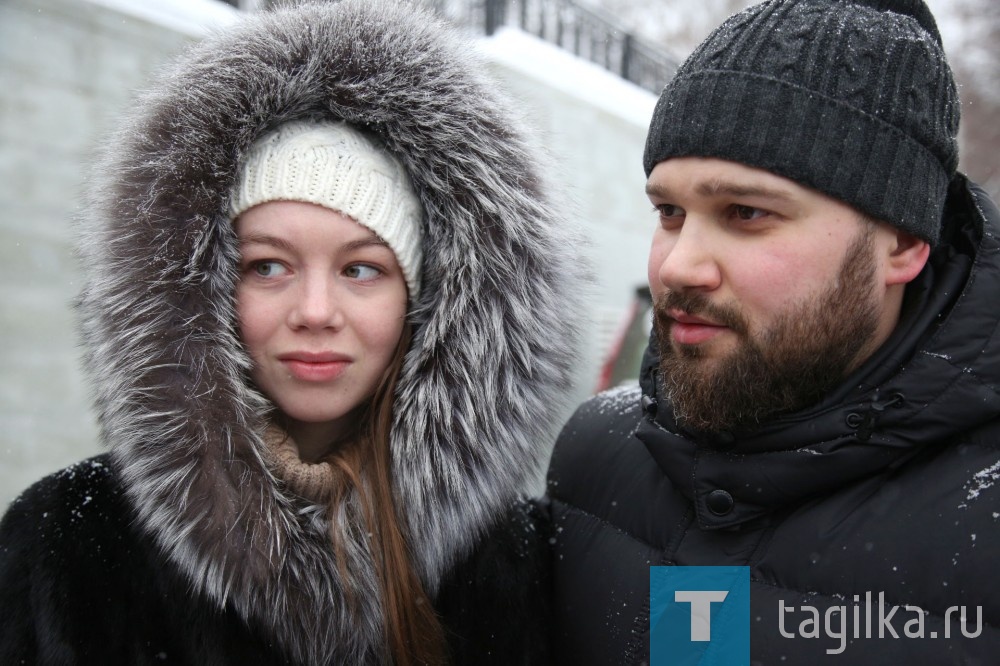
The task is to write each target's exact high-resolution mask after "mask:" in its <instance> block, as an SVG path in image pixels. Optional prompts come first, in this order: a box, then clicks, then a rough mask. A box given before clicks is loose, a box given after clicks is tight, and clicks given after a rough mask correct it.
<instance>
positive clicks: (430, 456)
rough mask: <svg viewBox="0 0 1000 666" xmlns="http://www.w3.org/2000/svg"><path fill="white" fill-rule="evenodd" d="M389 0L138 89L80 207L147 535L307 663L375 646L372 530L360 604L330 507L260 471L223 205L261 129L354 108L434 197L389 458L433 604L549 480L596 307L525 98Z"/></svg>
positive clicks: (286, 17)
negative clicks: (344, 575) (590, 303)
mask: <svg viewBox="0 0 1000 666" xmlns="http://www.w3.org/2000/svg"><path fill="white" fill-rule="evenodd" d="M389 4H392V3H385V4H379V3H374V2H371V1H370V0H347V1H345V2H342V3H337V4H325V5H315V6H308V7H299V8H295V9H288V10H281V11H276V12H273V13H260V14H254V15H249V16H247V17H245V18H244V19H243V20H241V22H240V23H238V24H237V25H236V26H233V27H231V28H228V29H227V30H226V31H225V32H223V33H220V34H218V35H215V36H213V37H210V38H208V39H206V40H204V41H202V42H201V43H199V44H197V45H196V46H194V47H193V48H192V49H191V50H190V51H188V52H187V53H186V54H185V55H184V56H182V57H181V58H180V59H179V60H178V61H177V62H176V63H175V64H174V65H173V66H172V67H171V68H170V69H169V70H168V71H166V72H164V74H163V76H162V77H161V78H160V79H159V80H158V82H156V83H155V85H154V87H153V89H152V91H151V92H148V93H147V94H145V95H143V96H142V97H140V99H139V100H138V101H137V102H136V104H135V105H134V109H135V110H134V111H133V113H132V114H131V116H130V117H129V119H128V120H127V122H126V123H125V125H124V127H123V129H122V131H121V132H120V134H119V135H118V136H117V137H115V140H114V141H112V142H111V144H110V147H109V149H108V150H107V152H106V157H105V159H104V160H103V163H102V165H101V167H100V169H99V171H98V175H97V176H96V177H95V181H96V182H95V183H94V187H93V188H92V190H91V192H92V195H91V201H90V204H89V206H88V208H87V212H86V213H85V215H84V218H83V220H82V223H81V233H80V236H81V242H80V246H81V250H80V254H81V259H82V261H83V266H84V269H85V271H87V274H86V280H85V286H84V289H83V292H82V294H81V296H80V300H79V314H80V326H81V330H82V335H83V342H84V356H85V366H86V369H87V371H88V373H89V375H90V377H91V380H92V382H93V386H94V388H95V395H94V400H95V403H96V406H97V410H98V417H99V422H100V426H101V429H102V433H103V437H104V439H105V443H106V444H107V445H108V446H109V447H110V448H111V451H112V454H113V459H114V461H115V463H116V465H117V466H118V468H119V469H120V471H121V473H122V476H123V478H124V479H125V483H126V491H127V495H128V497H129V500H130V502H131V503H132V504H133V505H134V506H135V508H136V511H137V515H138V520H139V522H140V524H141V526H142V527H143V528H144V529H145V530H146V531H148V532H149V533H150V534H152V535H153V536H154V538H155V539H156V541H157V542H158V543H159V545H160V546H161V547H162V549H163V550H164V552H165V553H166V555H167V557H168V558H169V559H170V560H171V561H172V562H173V563H174V564H175V565H176V566H177V567H179V569H180V570H181V571H182V572H183V573H184V574H185V575H186V577H187V578H188V579H189V580H190V582H191V584H192V587H193V588H194V590H196V591H197V593H200V594H205V595H207V596H208V597H209V598H211V599H213V600H215V601H216V602H217V603H218V604H220V605H223V604H230V605H232V607H234V608H235V609H237V610H238V612H239V613H240V614H241V615H243V616H244V617H245V618H247V619H248V621H249V622H250V623H251V625H252V626H260V627H265V628H270V629H271V630H273V632H274V636H273V638H274V639H275V640H276V641H277V642H278V643H279V644H281V645H282V646H283V648H284V650H285V651H286V652H287V653H288V654H289V655H290V656H291V657H293V658H294V659H295V660H297V661H300V662H304V663H311V664H319V663H333V662H336V663H364V662H369V661H377V660H378V658H379V657H378V655H380V654H381V647H380V646H379V643H380V642H381V640H382V639H381V621H382V619H381V617H382V616H381V609H380V608H379V607H378V604H377V603H376V602H375V594H374V590H375V589H376V583H375V579H374V574H372V573H371V572H372V569H371V566H372V565H371V556H370V554H369V553H368V552H367V547H366V545H365V542H364V539H363V538H362V537H361V536H360V535H358V534H356V532H357V530H353V531H352V530H347V531H345V534H347V535H348V536H349V537H351V538H353V541H352V542H351V543H349V544H348V545H349V547H348V558H349V559H350V562H349V563H348V568H349V570H351V571H352V572H354V573H355V574H356V575H357V579H358V581H360V582H358V583H357V584H358V585H360V586H361V588H362V589H361V590H356V592H360V595H359V597H360V604H359V608H357V609H355V610H354V611H353V612H348V611H347V610H346V606H345V603H344V594H345V590H344V581H343V580H341V578H340V576H339V575H338V567H337V563H336V562H335V561H334V556H333V550H332V548H331V547H330V542H329V534H328V532H327V527H326V526H325V524H324V521H323V520H321V519H320V518H319V517H318V515H319V514H320V512H319V511H318V510H317V509H316V507H309V506H307V505H305V504H304V503H303V502H302V501H301V500H299V499H297V498H295V497H291V496H289V495H288V494H286V493H285V491H283V489H282V487H281V484H280V483H279V482H278V481H277V480H276V479H275V478H274V476H273V475H272V474H271V472H270V471H269V469H268V466H267V463H266V452H265V449H264V444H263V440H262V434H263V431H264V426H265V414H266V412H267V410H268V408H269V405H268V403H267V401H266V400H265V399H264V397H263V396H261V395H260V394H259V393H257V392H256V390H255V389H254V387H253V386H252V385H251V384H250V383H249V382H248V379H247V377H248V374H247V373H248V369H249V366H250V361H249V357H248V356H247V353H246V351H245V349H244V348H243V346H242V344H241V342H240V339H239V336H238V332H237V323H236V315H235V307H234V286H235V283H236V280H237V275H238V271H237V265H238V259H239V252H238V245H237V242H236V236H235V232H234V230H233V228H232V225H231V224H230V223H229V221H228V217H227V208H228V205H229V196H230V190H231V189H232V187H233V183H234V180H235V178H236V175H237V173H238V168H239V165H240V162H241V159H242V158H243V157H244V155H245V154H246V151H247V150H248V148H249V147H250V145H251V144H252V143H253V141H254V140H255V139H256V138H257V137H259V136H260V135H261V134H262V133H264V132H266V131H268V130H269V129H271V128H273V127H275V126H277V125H278V124H281V123H283V122H285V121H288V120H292V119H297V118H305V117H320V118H329V119H342V120H345V121H347V122H349V123H353V124H355V125H357V126H359V127H363V128H365V129H367V130H368V131H370V132H373V133H375V134H377V135H378V136H379V137H380V138H381V140H382V141H384V143H385V145H386V146H387V147H388V149H389V150H391V151H392V152H393V153H394V154H396V155H397V156H398V158H399V159H400V160H401V162H402V163H403V164H404V166H405V167H406V169H407V170H408V172H409V173H410V175H411V178H412V179H413V182H414V186H415V189H416V191H417V193H418V195H419V197H420V199H421V202H422V204H423V206H424V209H425V229H424V248H423V250H424V266H423V275H422V281H423V285H424V286H423V290H422V293H421V295H420V298H419V301H418V302H417V303H415V304H414V306H413V309H412V313H411V317H412V320H413V321H414V322H415V323H416V325H417V326H416V329H415V336H414V340H413V343H412V346H411V349H410V351H409V353H408V355H407V357H406V360H405V363H404V367H403V373H402V376H401V379H400V383H399V386H398V391H397V396H396V400H395V423H394V429H393V434H392V455H393V475H394V480H395V483H396V491H397V500H398V506H399V507H400V512H401V514H402V516H403V519H404V520H405V522H406V525H405V527H406V528H407V530H408V533H409V538H410V543H411V546H412V552H413V556H414V558H415V565H416V567H417V571H418V573H419V574H420V575H421V576H422V578H423V580H424V582H425V584H426V585H427V587H428V589H429V590H430V591H431V593H432V594H433V592H434V590H435V589H436V587H437V585H438V583H439V580H440V578H441V576H442V574H443V573H444V572H445V571H446V570H447V568H448V567H449V566H450V564H451V563H452V562H454V561H455V560H456V559H457V558H459V557H461V556H462V555H463V554H464V553H465V552H466V551H467V549H468V548H469V547H470V546H471V545H472V544H473V543H474V542H475V540H476V539H477V537H478V536H479V535H480V534H481V533H482V531H483V530H484V529H485V528H486V527H487V526H488V525H489V524H490V523H491V521H492V520H493V519H494V518H495V517H496V516H497V515H498V513H499V512H501V511H502V510H504V509H505V508H506V507H507V506H509V505H510V503H511V502H512V501H513V500H514V499H515V498H517V497H518V496H520V495H522V494H523V493H524V492H525V491H526V490H527V488H528V486H529V484H530V483H531V482H532V480H533V479H536V478H538V475H539V473H540V467H541V465H543V464H544V462H545V459H546V457H547V454H548V452H549V446H548V445H549V442H550V441H551V438H552V435H553V434H554V431H555V429H556V428H557V427H558V425H559V424H558V423H555V421H556V420H557V419H558V417H559V415H560V413H561V411H560V410H561V409H562V408H563V407H564V401H565V398H566V396H567V395H568V393H569V391H568V389H569V384H570V376H571V366H572V364H573V362H574V350H575V349H576V348H577V341H578V337H579V336H578V331H579V328H580V321H581V317H580V314H579V313H580V312H581V308H580V307H579V301H578V300H577V298H576V294H579V293H580V284H581V283H582V281H583V279H582V278H583V268H582V266H581V265H580V262H579V258H578V256H577V254H576V250H575V248H576V247H577V243H576V239H575V237H574V232H572V227H573V224H572V220H571V219H568V216H565V215H562V216H560V213H564V212H565V208H564V207H563V206H562V205H561V204H560V202H558V201H556V200H554V199H553V198H552V196H551V194H550V193H549V192H548V190H547V189H546V187H545V186H544V184H543V182H542V177H541V174H540V173H539V171H538V167H537V166H536V165H537V163H538V162H537V159H536V156H535V155H534V154H533V152H532V149H531V147H530V145H529V142H528V141H527V140H526V139H525V138H524V133H523V131H522V130H521V129H519V128H518V126H517V123H516V122H515V120H514V119H513V114H511V113H510V112H509V111H508V110H507V108H506V107H507V103H506V100H504V99H503V98H502V96H501V95H500V94H498V92H497V91H496V90H494V87H493V85H492V84H491V83H490V82H489V81H488V80H486V79H485V78H481V77H480V75H479V74H478V73H477V71H478V69H479V68H478V64H477V63H476V62H475V60H476V56H475V53H474V49H473V48H472V47H471V46H470V45H469V44H467V43H465V41H464V40H462V39H461V38H459V37H457V36H455V35H454V34H453V33H452V32H450V31H449V30H447V29H445V28H444V27H442V26H441V25H440V24H439V23H437V22H436V20H434V19H433V18H431V17H430V16H428V15H426V14H423V13H420V12H416V11H414V10H412V9H397V8H394V7H391V6H389ZM560 217H562V218H563V219H560Z"/></svg>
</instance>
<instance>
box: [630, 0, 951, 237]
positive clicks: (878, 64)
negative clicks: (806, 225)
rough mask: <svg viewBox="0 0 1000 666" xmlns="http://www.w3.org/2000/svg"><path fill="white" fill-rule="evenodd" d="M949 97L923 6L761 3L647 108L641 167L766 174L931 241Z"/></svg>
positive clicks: (912, 0) (946, 149) (915, 2)
mask: <svg viewBox="0 0 1000 666" xmlns="http://www.w3.org/2000/svg"><path fill="white" fill-rule="evenodd" d="M959 107H960V105H959V100H958V92H957V90H956V87H955V82H954V79H953V77H952V73H951V69H950V68H949V66H948V63H947V61H946V59H945V55H944V52H943V49H942V46H941V37H940V34H939V33H938V29H937V25H936V24H935V22H934V18H933V16H932V15H931V13H930V11H929V10H928V9H927V7H926V6H925V5H924V3H923V2H922V0H769V1H768V2H764V3H763V4H760V5H755V6H753V7H750V8H749V9H747V10H745V11H743V12H740V13H738V14H736V15H734V16H732V17H730V19H729V20H727V21H726V22H725V23H723V24H722V25H721V26H719V27H718V28H717V29H716V30H715V31H714V32H713V33H712V34H711V35H709V36H708V38H707V39H706V40H705V41H704V42H702V44H701V45H700V46H699V47H698V48H697V49H696V50H695V51H694V53H692V54H691V56H690V57H689V58H688V59H687V60H686V61H685V62H684V64H683V65H681V67H680V69H679V70H678V72H677V75H676V76H675V77H674V78H673V79H672V80H671V81H670V82H669V83H668V84H667V86H666V87H665V88H664V90H663V92H662V94H661V95H660V99H659V101H658V102H657V104H656V109H655V111H654V112H653V119H652V122H651V124H650V128H649V134H648V136H647V139H646V150H645V154H644V157H643V166H644V168H645V170H646V175H647V176H648V175H649V173H650V172H651V171H652V170H653V167H655V166H656V164H657V163H658V162H660V161H662V160H665V159H668V158H671V157H682V156H701V157H717V158H721V159H727V160H733V161H735V162H740V163H743V164H746V165H748V166H752V167H757V168H761V169H766V170H768V171H771V172H773V173H776V174H778V175H780V176H784V177H786V178H789V179H791V180H794V181H796V182H799V183H801V184H803V185H807V186H809V187H812V188H814V189H817V190H819V191H821V192H823V193H825V194H827V195H829V196H831V197H834V198H836V199H839V200H841V201H844V202H846V203H848V204H850V205H852V206H854V207H855V208H857V209H858V210H860V211H862V212H863V213H865V214H866V215H868V216H870V217H872V218H875V219H878V220H882V221H884V222H887V223H889V224H891V225H894V226H895V227H897V228H900V229H903V230H905V231H908V232H910V233H912V234H914V235H915V236H918V237H920V238H923V239H924V240H927V241H929V242H930V243H931V244H932V245H933V244H934V243H936V242H937V239H938V235H939V232H940V226H941V215H942V211H943V208H944V200H945V194H946V192H947V188H948V183H949V181H950V180H951V178H952V176H953V175H954V174H955V169H956V167H957V164H958V145H957V141H956V137H957V134H958V121H959V114H960V108H959Z"/></svg>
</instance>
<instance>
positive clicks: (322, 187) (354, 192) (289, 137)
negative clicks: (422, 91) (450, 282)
mask: <svg viewBox="0 0 1000 666" xmlns="http://www.w3.org/2000/svg"><path fill="white" fill-rule="evenodd" d="M267 201H305V202H308V203H314V204H318V205H320V206H324V207H326V208H329V209H331V210H335V211H337V212H340V213H343V214H344V215H347V216H348V217H350V218H352V219H354V220H355V221H356V222H358V223H359V224H362V225H364V226H365V227H368V228H369V229H371V230H372V231H373V232H375V234H376V235H378V237H379V238H381V239H382V240H384V241H385V242H386V244H388V246H389V247H390V248H391V249H392V251H393V253H394V254H395V255H396V261H398V262H399V267H400V268H401V269H402V271H403V276H404V278H405V279H406V286H407V288H408V289H409V294H410V298H411V299H412V300H416V298H417V296H418V295H419V293H420V264H421V260H422V256H423V251H422V248H421V240H422V237H423V234H422V229H421V221H422V218H423V209H422V208H421V206H420V201H419V199H417V195H416V193H414V191H413V186H412V184H411V182H410V178H409V176H408V175H407V173H406V171H405V170H404V169H403V166H402V165H401V164H400V163H399V161H398V160H397V159H396V158H395V157H393V156H392V155H390V154H389V153H388V152H386V151H385V150H384V149H383V148H381V147H380V146H378V145H376V143H375V142H374V141H373V140H372V139H371V138H369V137H368V136H366V135H365V134H362V133H361V132H360V131H358V130H357V129H355V128H353V127H351V126H350V125H348V124H346V123H343V122H313V121H293V122H289V123H285V124H284V125H281V126H279V127H278V128H277V129H275V130H274V131H272V132H270V133H269V134H266V135H264V136H263V137H261V138H260V139H258V140H257V142H256V143H254V145H253V146H252V147H251V148H250V151H249V152H248V154H247V157H246V159H245V161H244V163H243V169H242V172H241V174H240V178H239V181H238V182H237V184H236V188H235V189H234V191H233V199H232V203H231V204H230V209H229V215H230V219H236V217H237V216H239V215H240V214H241V213H243V212H244V211H246V210H248V209H250V208H252V207H253V206H256V205H257V204H261V203H265V202H267Z"/></svg>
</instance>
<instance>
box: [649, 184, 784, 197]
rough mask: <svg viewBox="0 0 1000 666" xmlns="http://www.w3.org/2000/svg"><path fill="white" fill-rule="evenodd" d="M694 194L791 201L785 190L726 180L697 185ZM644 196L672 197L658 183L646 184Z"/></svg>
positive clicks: (668, 190)
mask: <svg viewBox="0 0 1000 666" xmlns="http://www.w3.org/2000/svg"><path fill="white" fill-rule="evenodd" d="M695 192H696V193H697V194H699V195H701V196H708V197H717V196H731V197H764V198H768V199H779V200H781V201H791V200H792V194H791V193H790V192H788V191H787V190H782V189H778V188H772V187H765V186H763V185H751V184H749V183H739V182H735V181H727V180H712V181H708V182H705V183H699V184H698V185H696V186H695ZM646 194H647V195H649V196H653V197H658V198H661V199H669V198H671V196H672V194H671V192H670V189H669V188H668V187H665V186H664V185H661V184H660V183H646Z"/></svg>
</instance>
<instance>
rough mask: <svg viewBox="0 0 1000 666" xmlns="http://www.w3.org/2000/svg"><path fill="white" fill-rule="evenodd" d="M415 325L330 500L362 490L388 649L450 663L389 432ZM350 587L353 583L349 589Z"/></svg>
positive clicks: (344, 454) (341, 462)
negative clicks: (406, 521)
mask: <svg viewBox="0 0 1000 666" xmlns="http://www.w3.org/2000/svg"><path fill="white" fill-rule="evenodd" d="M411 337H412V325H411V324H409V323H407V324H405V325H404V327H403V331H402V334H401V335H400V339H399V344H398V345H397V346H396V352H395V355H394V356H393V358H392V361H391V362H390V363H389V366H388V368H386V371H385V373H384V374H383V376H382V379H381V381H380V382H379V385H378V387H377V388H376V389H375V393H374V395H373V396H372V399H371V401H370V402H369V404H368V405H367V407H366V408H365V411H364V413H363V415H362V425H361V427H360V428H359V436H358V437H357V438H356V440H355V443H354V444H353V445H349V446H346V447H343V448H340V449H338V450H337V451H335V452H334V453H332V454H331V455H330V456H329V457H328V459H327V460H328V462H329V463H330V464H331V465H333V466H334V469H335V470H337V471H339V472H340V474H339V475H338V476H341V477H342V478H343V479H344V481H346V483H341V484H338V487H337V488H336V489H335V490H334V492H333V494H332V496H331V499H330V516H336V515H337V514H338V511H337V509H338V508H339V506H340V504H341V503H342V502H344V501H345V500H346V498H347V497H348V494H349V490H350V489H351V487H353V488H354V489H355V491H356V492H357V493H358V497H359V498H360V500H361V507H362V512H363V515H364V517H365V521H366V522H367V523H368V524H367V526H366V527H367V530H363V531H362V533H364V532H365V531H367V533H368V534H369V544H370V547H371V551H372V554H373V556H374V559H375V569H376V571H377V572H378V582H379V588H380V590H381V593H382V606H383V609H384V610H383V613H384V617H385V632H386V639H387V644H388V645H387V647H388V652H389V654H390V656H391V661H392V663H394V664H396V665H397V666H411V665H413V666H416V665H417V664H427V665H429V666H438V665H439V664H444V663H446V661H447V660H446V648H445V640H444V630H443V629H442V627H441V623H440V621H439V620H438V617H437V615H436V614H435V612H434V608H433V606H432V604H431V601H430V598H429V597H428V595H427V592H426V591H425V590H424V586H423V584H422V583H421V581H420V578H419V577H418V576H417V574H416V572H415V571H414V569H413V564H412V562H411V558H410V551H409V546H408V544H407V540H406V535H405V534H404V530H403V527H402V521H401V520H400V519H399V514H398V513H397V507H396V503H395V500H394V492H393V483H392V455H391V451H390V448H389V436H390V433H391V430H392V420H393V411H392V409H393V398H394V396H395V389H396V381H397V379H398V377H399V373H400V370H401V368H402V365H403V358H404V357H405V355H406V351H407V350H408V349H409V347H410V340H411ZM340 533H341V532H339V531H338V530H336V529H333V527H332V526H331V535H332V536H333V548H334V552H335V554H336V556H337V563H338V566H339V567H341V578H342V580H345V581H349V580H351V577H350V575H349V572H347V571H344V570H343V568H344V562H345V558H344V556H343V554H344V544H343V543H342V542H341V537H340V536H338V534H340ZM348 589H350V588H348Z"/></svg>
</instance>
